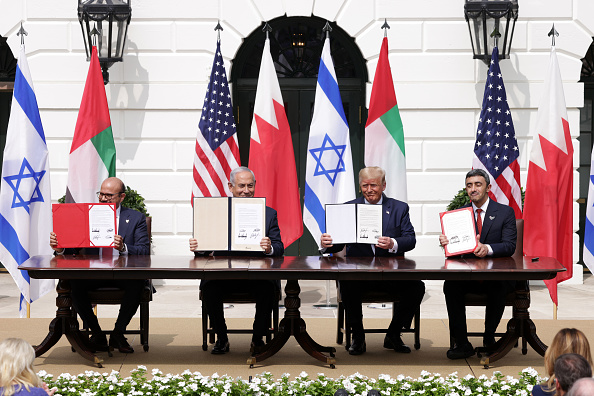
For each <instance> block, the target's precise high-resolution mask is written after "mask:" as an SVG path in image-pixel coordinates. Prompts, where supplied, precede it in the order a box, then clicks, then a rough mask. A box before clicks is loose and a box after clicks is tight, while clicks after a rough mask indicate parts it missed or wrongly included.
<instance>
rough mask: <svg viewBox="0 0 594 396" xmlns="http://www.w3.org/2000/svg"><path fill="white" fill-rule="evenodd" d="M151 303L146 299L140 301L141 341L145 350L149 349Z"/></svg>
mask: <svg viewBox="0 0 594 396" xmlns="http://www.w3.org/2000/svg"><path fill="white" fill-rule="evenodd" d="M148 338H149V303H148V301H144V302H141V303H140V343H141V344H142V349H143V350H144V351H145V352H148V350H149V343H148Z"/></svg>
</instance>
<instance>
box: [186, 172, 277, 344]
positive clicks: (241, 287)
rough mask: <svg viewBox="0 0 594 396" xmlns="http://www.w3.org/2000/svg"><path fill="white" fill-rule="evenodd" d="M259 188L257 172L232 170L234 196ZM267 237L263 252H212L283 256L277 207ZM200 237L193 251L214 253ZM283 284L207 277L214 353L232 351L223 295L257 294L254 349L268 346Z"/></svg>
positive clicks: (268, 217)
mask: <svg viewBox="0 0 594 396" xmlns="http://www.w3.org/2000/svg"><path fill="white" fill-rule="evenodd" d="M255 190H256V177H255V176H254V173H253V172H252V171H251V170H250V169H249V168H246V167H245V166H240V167H239V168H235V169H233V170H232V171H231V174H230V175H229V191H231V194H232V195H233V196H234V197H248V198H249V197H253V196H254V191H255ZM265 235H266V236H265V237H264V238H262V240H261V241H260V247H261V248H262V251H261V252H240V251H235V252H234V251H218V252H212V254H213V255H214V256H249V257H264V256H282V255H283V253H284V252H285V247H284V245H283V241H282V240H281V234H280V228H279V227H278V220H277V215H276V210H274V209H272V208H270V207H268V206H267V207H266V230H265ZM199 249H200V246H199V245H198V240H196V239H195V238H190V250H191V251H193V252H194V255H195V256H204V255H210V254H211V252H204V251H199ZM279 287H280V285H279V284H278V282H274V281H268V280H249V281H248V280H244V279H241V280H239V279H238V280H208V281H207V280H203V281H201V282H200V289H201V290H202V303H203V304H205V305H206V310H207V312H208V316H209V318H210V322H211V324H212V328H213V330H214V331H215V333H216V335H217V340H216V342H215V345H214V347H213V349H212V351H211V353H212V354H215V355H220V354H223V353H226V352H229V337H228V336H227V324H226V323H225V314H224V312H223V297H224V295H225V292H226V291H227V290H233V291H245V292H253V293H256V315H255V317H254V324H253V330H254V331H253V334H252V350H256V349H259V348H261V347H262V346H263V345H264V340H263V337H264V336H265V335H266V333H267V331H268V329H269V328H270V320H271V313H272V307H273V301H274V299H275V298H277V297H276V291H277V290H278V289H279Z"/></svg>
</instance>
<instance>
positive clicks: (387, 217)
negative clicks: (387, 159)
mask: <svg viewBox="0 0 594 396" xmlns="http://www.w3.org/2000/svg"><path fill="white" fill-rule="evenodd" d="M359 188H360V190H361V193H362V194H363V196H362V197H359V198H357V199H355V200H353V201H350V202H347V203H357V204H369V205H382V236H381V237H380V238H379V239H378V241H377V244H375V245H371V244H363V243H348V244H346V255H347V256H349V257H373V256H383V257H390V256H392V257H397V256H404V252H408V251H410V250H412V249H414V247H415V245H416V238H415V229H414V227H413V225H412V224H411V222H410V216H409V213H408V212H409V209H408V204H406V203H405V202H402V201H398V200H396V199H393V198H388V197H386V195H385V194H384V193H383V192H384V191H385V189H386V172H385V171H384V170H383V169H382V168H380V167H377V166H372V167H367V168H363V169H361V171H360V172H359ZM321 246H322V249H321V252H322V253H336V252H340V251H341V250H342V249H343V247H344V245H342V244H340V245H339V244H336V245H333V244H332V236H331V235H329V234H326V233H324V234H322V237H321ZM339 287H340V292H341V296H342V302H343V304H344V308H345V314H346V326H348V327H350V328H351V329H352V334H353V341H352V343H351V346H350V348H349V354H351V355H361V354H362V353H364V352H365V351H366V344H365V330H364V328H363V310H362V293H364V292H365V291H367V290H385V291H389V292H394V291H396V292H398V294H399V300H400V302H399V303H398V305H397V306H396V309H395V310H394V315H393V317H392V322H391V323H390V326H389V327H388V331H387V333H386V337H385V338H384V348H388V349H393V350H395V351H396V352H400V353H410V348H409V347H408V346H406V345H405V344H404V342H402V338H401V337H400V333H401V331H402V329H407V328H410V325H411V322H412V319H413V317H414V314H415V312H416V311H417V309H418V308H419V306H420V305H421V301H422V300H423V296H424V295H425V284H424V283H423V282H422V281H420V280H416V281H415V280H407V281H400V280H395V281H340V282H339Z"/></svg>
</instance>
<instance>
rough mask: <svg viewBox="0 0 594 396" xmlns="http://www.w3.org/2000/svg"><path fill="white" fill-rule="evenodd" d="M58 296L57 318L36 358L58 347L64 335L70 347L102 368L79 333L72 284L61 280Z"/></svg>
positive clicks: (39, 347) (51, 324) (100, 361)
mask: <svg viewBox="0 0 594 396" xmlns="http://www.w3.org/2000/svg"><path fill="white" fill-rule="evenodd" d="M56 291H57V292H58V296H57V297H56V306H57V307H58V309H57V311H56V317H55V318H54V319H52V321H51V323H50V325H49V332H48V334H47V336H46V337H45V339H44V340H43V341H42V342H41V344H39V345H37V346H35V347H34V348H35V356H36V357H39V356H41V355H43V354H44V353H45V352H47V351H48V350H49V349H50V348H51V347H53V346H54V345H56V343H57V342H58V341H59V340H60V338H61V337H62V335H66V338H67V339H68V341H69V342H70V345H72V347H73V348H74V350H75V351H77V352H78V353H79V354H80V355H81V356H82V357H84V358H85V359H87V360H90V361H92V362H93V363H95V364H96V365H97V366H98V367H102V366H101V363H102V362H103V360H102V359H101V358H99V357H97V356H96V355H95V354H93V353H92V352H91V351H90V350H89V348H88V347H87V346H86V344H85V340H84V337H83V336H82V334H81V333H80V331H78V320H77V319H76V317H75V316H74V315H73V312H72V299H71V297H70V283H69V282H68V281H67V280H59V281H58V285H57V286H56Z"/></svg>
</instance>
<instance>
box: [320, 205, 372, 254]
mask: <svg viewBox="0 0 594 396" xmlns="http://www.w3.org/2000/svg"><path fill="white" fill-rule="evenodd" d="M326 233H328V234H330V235H331V236H332V243H338V244H342V243H369V244H373V245H375V244H376V243H377V240H378V239H379V237H381V236H382V205H368V204H327V205H326Z"/></svg>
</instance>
